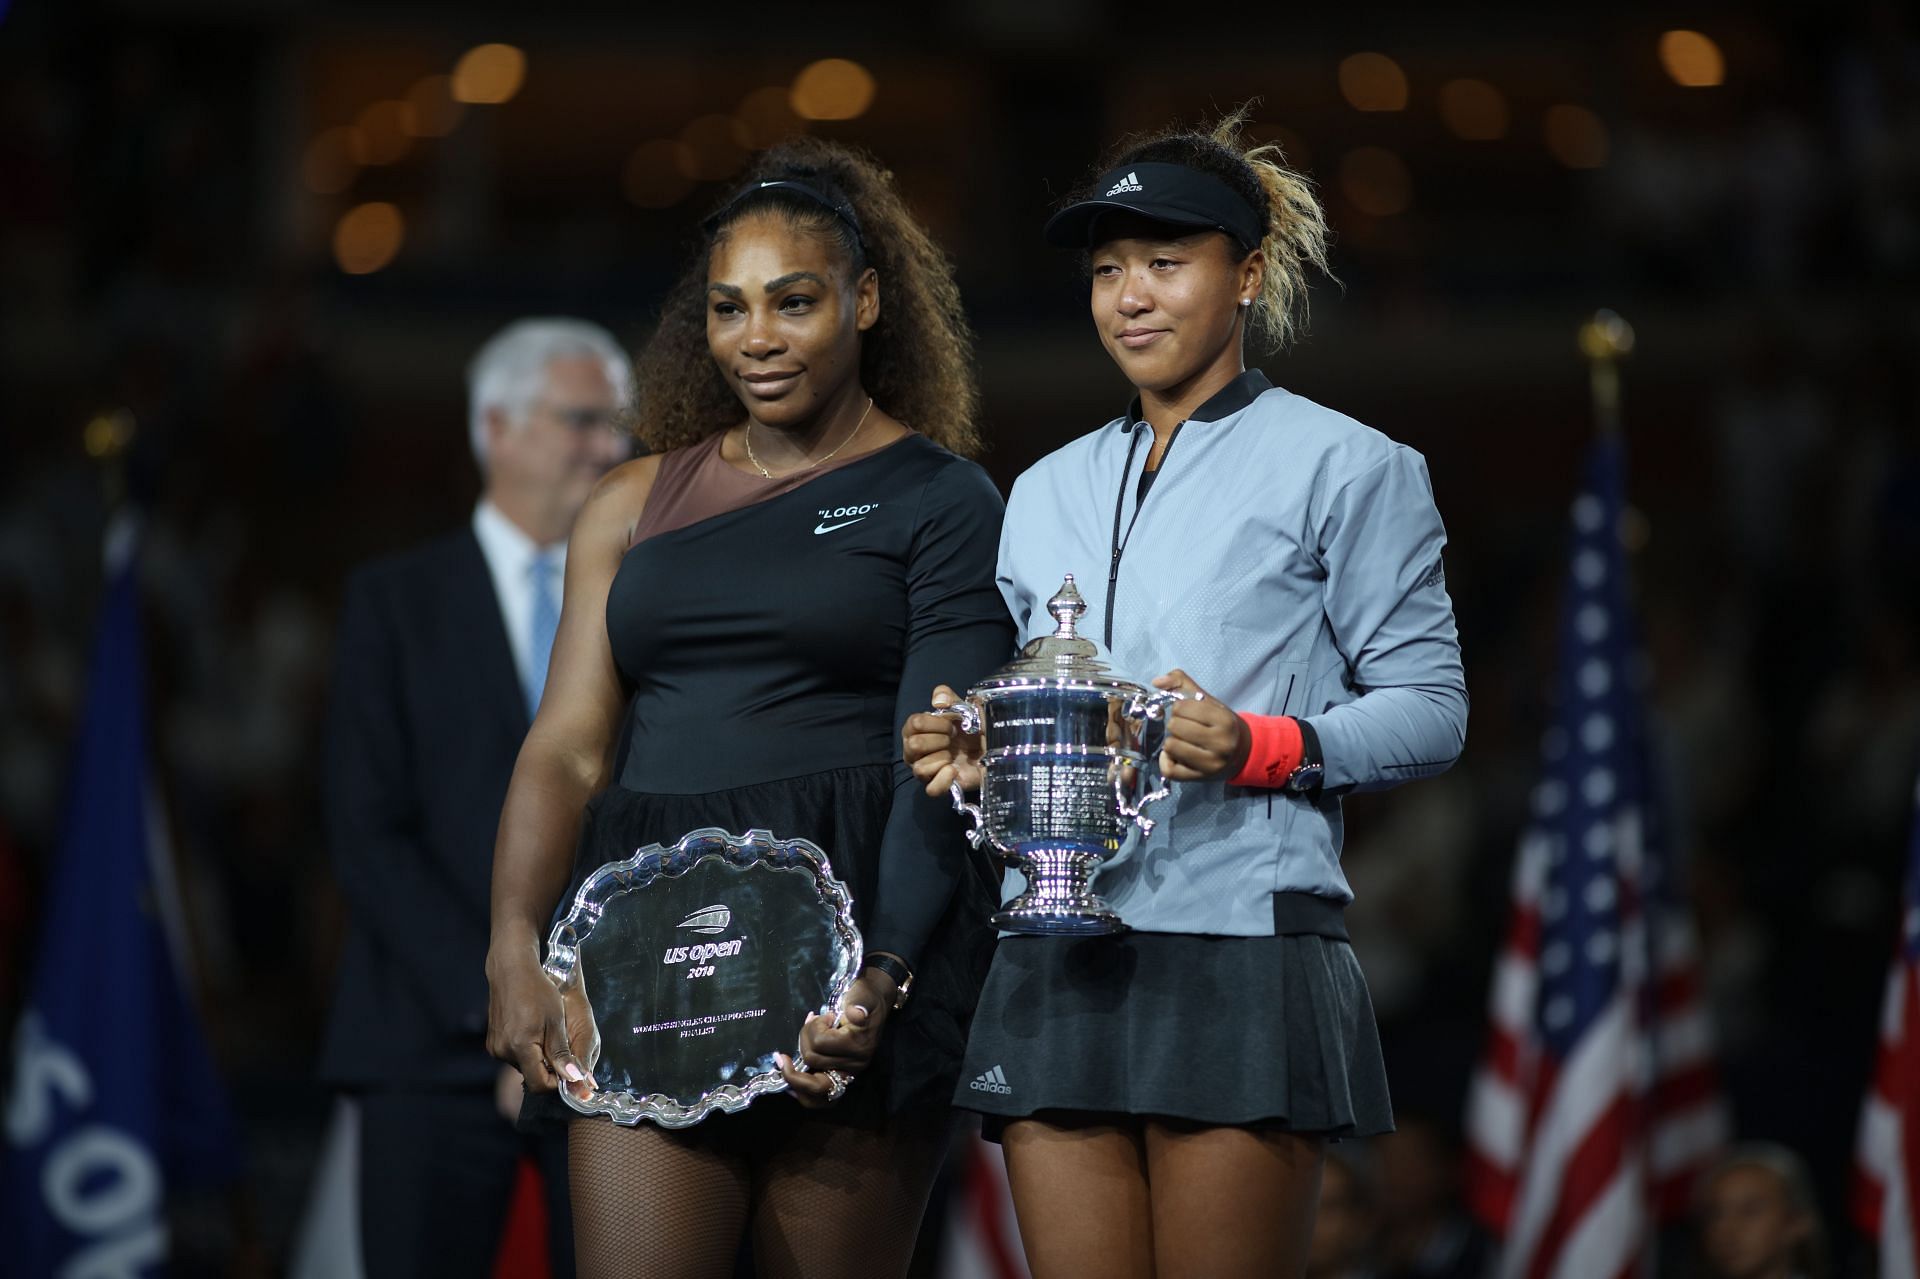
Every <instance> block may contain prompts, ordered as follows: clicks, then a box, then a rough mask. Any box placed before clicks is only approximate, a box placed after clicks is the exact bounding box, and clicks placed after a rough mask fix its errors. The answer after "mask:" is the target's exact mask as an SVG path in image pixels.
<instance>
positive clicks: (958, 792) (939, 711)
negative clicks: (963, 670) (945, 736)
mask: <svg viewBox="0 0 1920 1279" xmlns="http://www.w3.org/2000/svg"><path fill="white" fill-rule="evenodd" d="M927 713H928V714H929V715H938V716H940V718H942V719H950V720H954V721H955V722H957V723H958V724H959V725H960V731H961V732H963V733H966V734H968V735H969V736H971V735H973V734H976V733H978V732H980V731H981V730H982V729H983V728H985V727H986V724H985V721H984V720H982V719H981V717H980V708H979V707H978V706H975V705H974V704H973V703H972V702H969V701H965V700H962V701H958V702H955V703H954V704H953V705H952V706H936V707H934V708H933V709H932V710H930V711H928V712H927ZM947 793H948V794H949V795H951V796H953V811H954V812H956V813H959V814H960V815H961V816H962V817H965V818H966V819H967V820H968V821H970V822H972V823H973V825H972V827H971V828H970V829H969V830H968V831H967V842H968V843H969V844H972V845H973V846H974V847H975V848H980V847H983V846H984V845H986V844H988V843H989V842H990V843H992V845H993V846H994V848H995V849H997V850H998V851H1000V852H1002V853H1011V852H1012V851H1013V850H1012V849H1011V848H1008V847H1006V846H1005V845H1003V844H1002V843H1001V842H1000V841H999V840H997V839H995V838H994V837H993V832H992V831H990V830H988V829H987V814H986V810H984V809H982V808H981V807H980V805H978V804H973V803H969V802H968V801H967V793H966V792H965V791H964V790H962V789H960V779H959V778H957V777H956V778H954V780H953V781H952V782H951V783H949V784H948V786H947Z"/></svg>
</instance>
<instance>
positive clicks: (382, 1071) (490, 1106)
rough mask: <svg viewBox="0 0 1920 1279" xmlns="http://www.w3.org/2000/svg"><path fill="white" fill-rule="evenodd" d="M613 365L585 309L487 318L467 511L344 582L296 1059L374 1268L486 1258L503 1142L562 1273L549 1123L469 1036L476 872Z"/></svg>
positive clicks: (423, 1268) (554, 612)
mask: <svg viewBox="0 0 1920 1279" xmlns="http://www.w3.org/2000/svg"><path fill="white" fill-rule="evenodd" d="M631 384H632V370H631V366H630V364H629V362H628V360H627V357H626V355H625V353H624V352H623V351H622V350H621V348H620V346H619V344H618V343H617V342H615V341H614V339H613V337H612V335H611V334H609V333H607V332H606V330H604V329H602V328H600V327H599V326H598V325H594V324H589V323H587V322H585V321H582V320H572V319H530V320H522V321H520V322H518V323H516V324H513V325H511V326H509V327H508V328H507V329H505V330H504V331H502V332H501V333H500V334H498V335H497V336H495V337H494V338H493V339H492V340H491V341H489V342H488V343H487V344H486V345H485V346H484V347H483V348H481V350H480V352H479V354H478V355H477V356H475V358H474V360H473V362H472V365H471V367H470V369H469V371H468V389H469V407H470V421H469V434H470V437H471V444H472V449H473V455H474V459H475V461H477V462H478V463H479V466H480V471H481V474H482V475H483V476H484V491H483V493H482V496H481V498H480V501H479V504H478V506H477V507H476V508H475V510H474V513H473V520H472V522H471V524H470V525H469V526H467V527H464V528H461V529H459V530H457V531H455V532H452V533H448V534H446V535H444V536H442V537H439V538H436V539H434V540H433V541H430V542H427V543H425V544H423V545H420V546H416V547H413V548H411V549H409V550H406V551H402V552H399V553H397V554H395V555H392V556H389V557H387V558H385V559H381V560H379V561H376V562H375V563H373V564H370V565H368V566H366V567H364V568H362V569H360V570H359V571H358V572H356V573H355V574H354V576H353V578H352V579H351V580H350V581H349V583H348V585H347V590H346V596H345V601H344V603H343V606H342V610H341V620H340V631H339V637H338V641H337V650H336V657H335V666H334V682H333V692H332V706H331V714H330V723H329V731H328V735H327V753H326V775H325V788H324V793H325V804H326V819H327V834H328V843H329V846H330V848H331V851H332V856H333V864H334V872H335V875H336V877H337V879H338V881H339V884H340V889H341V894H342V896H343V898H344V899H345V902H346V907H347V924H348V930H347V936H346V939H345V943H344V946H343V948H342V952H341V959H340V972H339V979H338V987H337V991H336V995H335V999H334V1005H333V1012H332V1017H331V1020H330V1023H329V1025H328V1029H327V1036H326V1042H325V1045H324V1047H323V1050H322V1055H321V1061H320V1073H321V1076H322V1078H323V1079H324V1080H325V1081H326V1082H328V1083H330V1084H332V1085H334V1086H335V1087H338V1088H340V1089H342V1090H344V1091H345V1092H346V1093H347V1094H348V1095H349V1096H351V1097H352V1098H354V1099H355V1101H356V1102H357V1105H358V1111H359V1119H360V1129H359V1153H360V1157H359V1196H358V1207H359V1213H360V1222H361V1240H362V1252H363V1255H364V1259H365V1266H366V1272H367V1274H368V1275H370V1276H373V1277H374V1279H379V1277H380V1276H386V1275H392V1276H396V1277H397V1276H422V1275H448V1276H469V1275H484V1274H487V1273H489V1272H490V1270H491V1267H492V1265H493V1260H494V1254H495V1251H496V1249H497V1248H498V1245H499V1241H500V1233H501V1230H502V1229H503V1228H504V1226H505V1224H506V1221H507V1217H508V1211H507V1210H508V1205H509V1203H510V1197H511V1194H512V1191H513V1186H514V1180H515V1176H516V1173H517V1171H518V1167H519V1162H520V1158H521V1155H522V1153H523V1152H525V1153H530V1154H533V1155H534V1156H535V1157H537V1158H538V1159H539V1161H540V1163H541V1166H542V1171H543V1175H544V1180H545V1186H546V1190H547V1195H548V1201H549V1227H550V1234H549V1252H550V1255H551V1258H552V1263H553V1267H554V1273H555V1274H556V1275H558V1276H564V1275H570V1274H572V1273H573V1264H572V1262H573V1254H572V1233H571V1229H570V1226H569V1221H570V1214H569V1210H568V1206H567V1195H566V1190H567V1178H566V1150H565V1145H564V1143H563V1142H562V1141H560V1140H558V1139H554V1138H548V1139H528V1138H525V1137H523V1136H521V1135H520V1134H518V1133H516V1132H515V1130H514V1120H515V1118H516V1115H517V1110H518V1105H519V1100H520V1096H521V1085H520V1079H519V1076H518V1075H517V1074H516V1073H515V1072H514V1071H513V1069H512V1067H510V1066H505V1067H503V1066H502V1065H501V1064H500V1063H498V1062H496V1061H494V1060H493V1059H492V1058H491V1057H489V1055H488V1054H487V1051H486V1027H487V982H486V970H485V961H486V954H487V938H488V931H489V929H488V893H489V883H490V876H491V871H492V863H493V858H492V850H493V833H494V830H495V829H496V828H497V826H498V824H499V819H500V807H501V804H502V803H503V801H504V800H505V797H506V792H507V780H508V778H509V776H510V775H511V774H512V771H513V761H514V758H515V756H516V755H517V754H518V753H519V750H520V743H521V741H522V739H523V738H524V737H525V736H526V733H527V726H528V724H529V723H530V722H531V721H532V718H533V715H534V712H535V710H536V709H537V707H538V705H539V702H540V697H541V689H542V687H543V685H544V683H545V680H546V668H547V658H548V655H549V653H550V652H551V651H552V647H553V637H554V632H555V628H556V626H557V625H558V621H559V610H560V589H561V575H562V572H563V571H564V568H565V564H566V538H567V533H568V531H569V530H570V529H571V528H572V526H573V521H574V517H575V516H576V515H578V514H579V512H580V508H581V506H582V504H583V503H584V502H585V501H586V499H587V495H588V494H589V493H590V492H591V491H592V489H593V486H594V484H595V483H596V482H598V480H599V479H600V477H601V476H602V475H604V474H605V473H606V472H607V470H608V469H609V468H610V467H612V466H614V465H615V464H617V463H618V462H620V461H622V460H624V459H625V458H626V457H627V456H628V454H629V451H630V445H629V443H628V441H627V438H626V437H625V436H624V435H623V434H621V433H619V432H618V431H616V430H615V429H614V427H615V421H616V417H617V415H618V413H619V411H620V408H621V406H622V405H623V403H624V402H625V399H626V396H627V394H628V392H629V389H630V387H631Z"/></svg>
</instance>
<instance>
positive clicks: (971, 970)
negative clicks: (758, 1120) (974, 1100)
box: [520, 764, 997, 1132]
mask: <svg viewBox="0 0 1920 1279" xmlns="http://www.w3.org/2000/svg"><path fill="white" fill-rule="evenodd" d="M892 803H893V776H892V770H891V768H890V767H889V766H887V765H884V764H873V765H860V766H856V767H851V768H838V769H830V770H828V771H826V772H821V773H810V774H807V775H805V776H802V777H793V778H784V779H782V780H779V781H773V782H763V783H759V784H756V785H752V786H740V787H734V788H732V789H729V790H723V791H713V792H709V793H706V794H701V795H659V794H650V793H644V792H640V791H633V790H628V789H626V788H624V787H621V786H611V787H608V788H607V789H606V790H604V791H601V792H600V793H599V794H598V795H596V796H594V797H593V799H592V800H591V801H590V802H589V803H588V805H587V810H586V815H585V818H584V820H583V821H582V823H581V828H580V843H579V848H578V850H577V852H576V854H575V857H574V872H573V879H572V881H571V882H570V883H569V885H568V888H567V892H566V895H565V896H564V897H562V899H561V904H560V908H559V910H558V911H557V912H556V916H555V917H556V919H560V918H564V917H565V916H566V914H567V912H568V911H569V910H570V909H571V907H572V903H573V898H574V894H575V893H577V892H578V891H579V888H580V885H581V884H582V883H584V882H585V881H586V878H587V876H588V875H590V874H592V873H593V872H594V871H595V870H597V869H598V868H599V867H601V866H604V865H606V864H607V863H608V862H613V861H619V860H621V859H623V858H626V857H631V856H632V855H633V853H634V850H635V849H638V848H642V847H645V846H646V845H648V844H666V845H671V844H674V843H676V842H677V841H678V840H679V839H680V838H681V836H683V835H685V834H687V832H689V831H693V830H698V829H700V828H701V827H703V826H718V827H720V828H721V829H723V830H728V831H733V832H735V833H744V832H745V831H748V830H752V829H756V828H757V829H764V830H769V831H772V832H773V834H774V836H775V837H776V838H779V839H807V840H811V841H812V842H813V843H815V844H817V845H819V847H820V848H821V849H822V850H824V851H825V852H826V854H827V859H828V861H829V862H831V863H832V865H833V872H834V874H835V876H837V877H838V878H839V879H840V880H841V881H842V882H843V883H845V884H846V885H847V887H848V889H849V890H850V891H851V893H852V894H853V906H854V920H855V922H856V923H857V924H858V925H859V926H860V927H861V928H862V929H863V930H864V929H865V928H866V926H867V916H866V907H867V904H868V903H870V902H871V901H872V900H873V897H874V889H875V887H876V885H877V884H878V882H879V870H880V868H879V864H878V863H879V858H878V852H879V849H880V841H881V836H882V833H883V831H884V829H885V827H886V822H887V815H888V813H889V812H890V811H891V806H892ZM956 838H958V836H956ZM996 892H997V889H996V888H995V887H994V886H993V884H992V883H991V882H990V881H989V880H988V878H987V876H986V873H985V871H984V869H982V870H981V873H979V874H974V875H967V876H963V877H962V878H961V880H960V883H959V886H958V887H957V888H956V890H955V892H954V895H953V899H952V900H951V901H950V902H949V903H948V906H947V910H946V913H945V914H944V915H943V916H942V917H941V919H940V922H939V923H938V924H937V925H936V926H935V928H934V931H933V934H932V935H931V936H930V937H929V938H928V941H927V944H926V947H925V950H924V952H923V953H922V954H921V955H920V956H919V963H918V964H917V965H916V967H915V969H914V982H913V998H912V999H910V1000H909V1001H908V1002H907V1006H906V1007H905V1008H903V1009H901V1010H900V1011H899V1012H896V1013H893V1014H891V1015H890V1016H889V1017H888V1021H887V1026H886V1030H885V1032H884V1033H883V1035H882V1036H881V1040H880V1050H879V1052H878V1053H876V1054H875V1056H874V1060H873V1062H872V1064H871V1065H870V1066H869V1067H868V1068H867V1069H866V1070H865V1071H863V1072H861V1075H860V1078H859V1079H858V1081H856V1082H855V1084H854V1086H853V1087H851V1088H849V1089H848V1090H847V1094H846V1096H845V1097H844V1098H843V1099H842V1100H841V1101H840V1102H839V1103H837V1104H836V1105H833V1106H830V1107H827V1108H825V1109H823V1110H818V1111H808V1112H806V1113H807V1114H808V1115H810V1116H813V1117H817V1118H820V1119H823V1120H825V1121H827V1122H831V1123H851V1124H855V1125H857V1126H860V1127H868V1128H872V1127H878V1126H880V1125H881V1124H883V1123H884V1122H885V1121H886V1117H887V1116H888V1115H890V1114H893V1113H896V1112H898V1111H901V1110H904V1109H908V1108H918V1107H926V1106H936V1107H942V1108H944V1107H946V1106H947V1105H948V1104H949V1100H950V1098H951V1097H952V1094H953V1090H954V1085H955V1083H956V1082H957V1080H958V1076H959V1069H960V1055H961V1052H962V1050H963V1048H964V1046H965V1044H966V1038H967V1029H968V1021H969V1018H970V1017H971V1015H972V1012H973V1008H974V1005H975V1003H976V1002H977V1000H978V998H979V992H980V985H981V982H982V980H983V979H984V977H985V975H986V971H987V965H988V963H989V961H990V959H991V956H992V952H993V934H992V931H991V930H990V929H989V928H988V927H987V924H986V920H987V916H988V915H989V914H991V913H992V911H993V909H994V905H995V902H996V896H995V894H996ZM799 1032H800V1027H799V1025H798V1024H797V1023H796V1024H795V1025H794V1027H793V1037H794V1038H798V1036H799ZM789 1051H790V1050H789ZM793 1105H794V1103H793V1101H792V1100H791V1099H790V1098H787V1097H784V1096H770V1097H763V1098H760V1099H759V1100H757V1101H755V1102H754V1103H753V1105H752V1106H751V1107H749V1108H748V1111H745V1112H742V1114H746V1113H750V1112H752V1111H756V1110H760V1109H763V1108H767V1107H776V1108H782V1109H785V1108H792V1107H793ZM581 1118H585V1116H582V1115H581V1114H579V1112H577V1111H575V1110H572V1109H571V1108H569V1107H568V1106H567V1104H566V1103H565V1102H564V1101H562V1100H560V1097H559V1094H557V1093H552V1092H545V1093H529V1094H528V1095H527V1099H526V1104H525V1105H524V1106H522V1107H521V1110H520V1127H521V1129H522V1130H523V1131H529V1132H539V1131H549V1130H551V1129H552V1127H553V1126H554V1125H556V1124H564V1123H566V1122H568V1121H569V1120H574V1119H581ZM734 1118H736V1116H731V1115H726V1114H717V1115H714V1116H712V1117H711V1118H709V1119H707V1120H705V1121H703V1122H702V1123H701V1124H700V1125H699V1126H700V1127H701V1128H707V1127H711V1126H713V1125H716V1124H726V1123H728V1122H729V1120H732V1119H734ZM597 1122H602V1123H605V1122H610V1121H608V1120H605V1119H599V1120H597Z"/></svg>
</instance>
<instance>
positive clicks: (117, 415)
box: [80, 408, 139, 511]
mask: <svg viewBox="0 0 1920 1279" xmlns="http://www.w3.org/2000/svg"><path fill="white" fill-rule="evenodd" d="M138 430H139V424H138V423H137V422H135V420H134V417H133V411H132V410H131V409H125V408H119V409H102V410H101V411H100V412H98V413H96V414H94V415H93V417H92V418H91V419H89V420H88V422H87V425H86V428H85V429H84V430H83V431H81V433H80V443H81V445H82V447H84V448H85V449H86V450H87V456H88V457H90V458H92V459H93V460H94V461H95V462H98V463H99V464H100V476H101V483H102V484H103V485H104V486H105V488H106V491H107V509H108V510H110V511H111V510H113V509H114V508H116V507H118V506H119V505H120V503H121V502H123V501H124V500H126V496H127V450H128V449H130V448H131V447H132V446H133V437H134V435H135V434H136V433H137V432H138Z"/></svg>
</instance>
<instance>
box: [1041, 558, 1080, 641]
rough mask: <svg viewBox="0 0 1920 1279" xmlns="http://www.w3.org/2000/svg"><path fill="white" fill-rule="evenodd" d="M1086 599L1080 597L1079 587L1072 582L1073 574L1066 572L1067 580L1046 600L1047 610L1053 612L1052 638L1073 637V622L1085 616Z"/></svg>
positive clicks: (1074, 636)
mask: <svg viewBox="0 0 1920 1279" xmlns="http://www.w3.org/2000/svg"><path fill="white" fill-rule="evenodd" d="M1086 611H1087V601H1086V600H1085V599H1084V598H1082V597H1081V594H1080V588H1079V587H1077V586H1075V585H1074V584H1073V574H1071V573H1069V574H1067V580H1066V581H1064V582H1062V583H1060V589H1059V590H1057V591H1055V592H1054V593H1053V598H1052V599H1050V600H1048V601H1047V612H1049V613H1051V614H1053V622H1054V632H1053V634H1054V638H1055V639H1075V638H1078V637H1077V636H1076V635H1075V633H1074V629H1073V626H1074V623H1075V622H1077V621H1079V620H1080V618H1081V617H1083V616H1085V614H1086Z"/></svg>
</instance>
